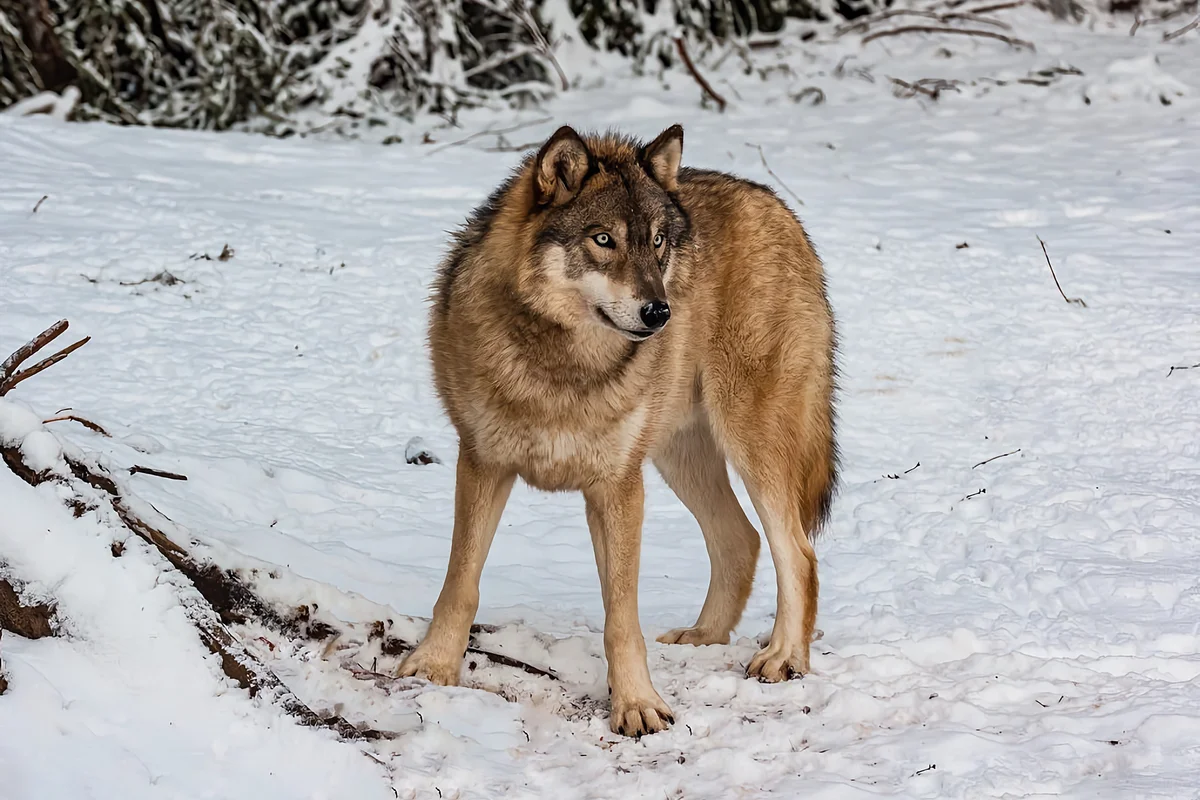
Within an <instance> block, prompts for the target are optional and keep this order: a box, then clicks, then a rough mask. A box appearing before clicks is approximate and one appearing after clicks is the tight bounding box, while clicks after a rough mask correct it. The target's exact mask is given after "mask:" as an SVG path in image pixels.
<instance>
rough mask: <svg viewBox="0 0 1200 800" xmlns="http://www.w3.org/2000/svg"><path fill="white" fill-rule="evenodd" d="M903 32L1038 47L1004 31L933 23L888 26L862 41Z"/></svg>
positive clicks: (1018, 47)
mask: <svg viewBox="0 0 1200 800" xmlns="http://www.w3.org/2000/svg"><path fill="white" fill-rule="evenodd" d="M902 33H952V34H958V35H960V36H978V37H982V38H984V39H996V40H997V41H1001V42H1004V43H1005V44H1007V45H1008V46H1010V47H1015V48H1017V49H1021V48H1024V49H1027V50H1036V49H1037V48H1035V47H1034V46H1033V42H1028V41H1025V40H1024V39H1016V38H1014V37H1012V36H1005V35H1004V34H1002V33H995V32H993V31H980V30H975V29H973V28H946V27H942V28H939V27H935V26H933V25H903V26H901V27H899V28H888V29H887V30H884V31H876V32H875V33H872V34H869V35H867V36H864V37H863V40H862V43H863V44H869V43H870V42H873V41H875V40H876V39H882V38H883V37H885V36H898V35H900V34H902Z"/></svg>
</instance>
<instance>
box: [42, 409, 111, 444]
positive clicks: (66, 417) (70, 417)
mask: <svg viewBox="0 0 1200 800" xmlns="http://www.w3.org/2000/svg"><path fill="white" fill-rule="evenodd" d="M67 421H70V422H78V423H79V424H80V425H82V426H83V427H85V428H87V429H89V430H93V431H95V432H96V433H98V434H100V435H101V436H107V437H108V438H110V439H111V438H112V434H111V433H109V432H108V431H106V430H104V428H102V427H100V426H99V425H97V424H96V423H95V422H92V421H91V420H90V419H84V418H83V417H77V416H75V415H74V414H60V415H59V416H56V417H50V419H44V420H42V424H43V425H48V424H49V423H51V422H67Z"/></svg>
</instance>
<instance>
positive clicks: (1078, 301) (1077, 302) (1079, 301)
mask: <svg viewBox="0 0 1200 800" xmlns="http://www.w3.org/2000/svg"><path fill="white" fill-rule="evenodd" d="M1037 240H1038V243H1039V244H1040V245H1041V246H1042V254H1043V255H1044V256H1046V266H1048V267H1049V268H1050V277H1052V278H1054V285H1055V286H1057V287H1058V293H1059V294H1061V295H1062V299H1063V300H1066V301H1067V302H1068V303H1073V304H1075V305H1078V306H1083V307H1084V308H1087V303H1085V302H1083V298H1082V297H1067V294H1066V292H1064V291H1063V288H1062V284H1060V283H1059V282H1058V275H1056V274H1054V265H1053V264H1051V263H1050V254H1049V253H1047V252H1046V243H1045V242H1043V241H1042V237H1040V236H1039V237H1037Z"/></svg>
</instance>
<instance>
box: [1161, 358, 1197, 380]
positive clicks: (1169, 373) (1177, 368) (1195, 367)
mask: <svg viewBox="0 0 1200 800" xmlns="http://www.w3.org/2000/svg"><path fill="white" fill-rule="evenodd" d="M1185 369H1200V361H1198V362H1196V363H1195V364H1189V365H1187V366H1186V367H1171V369H1169V370H1168V371H1167V377H1168V378H1169V377H1171V374H1172V373H1174V372H1175V370H1185Z"/></svg>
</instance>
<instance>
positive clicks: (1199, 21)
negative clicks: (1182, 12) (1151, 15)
mask: <svg viewBox="0 0 1200 800" xmlns="http://www.w3.org/2000/svg"><path fill="white" fill-rule="evenodd" d="M1196 28H1200V16H1197V17H1196V18H1195V19H1194V20H1192V21H1191V22H1189V23H1188V24H1187V25H1184V26H1183V27H1182V28H1180V29H1179V30H1177V31H1172V32H1170V33H1164V34H1163V41H1164V42H1169V41H1171V40H1172V39H1178V38H1179V37H1180V36H1183V35H1184V34H1185V33H1187V32H1189V31H1194V30H1195V29H1196Z"/></svg>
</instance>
